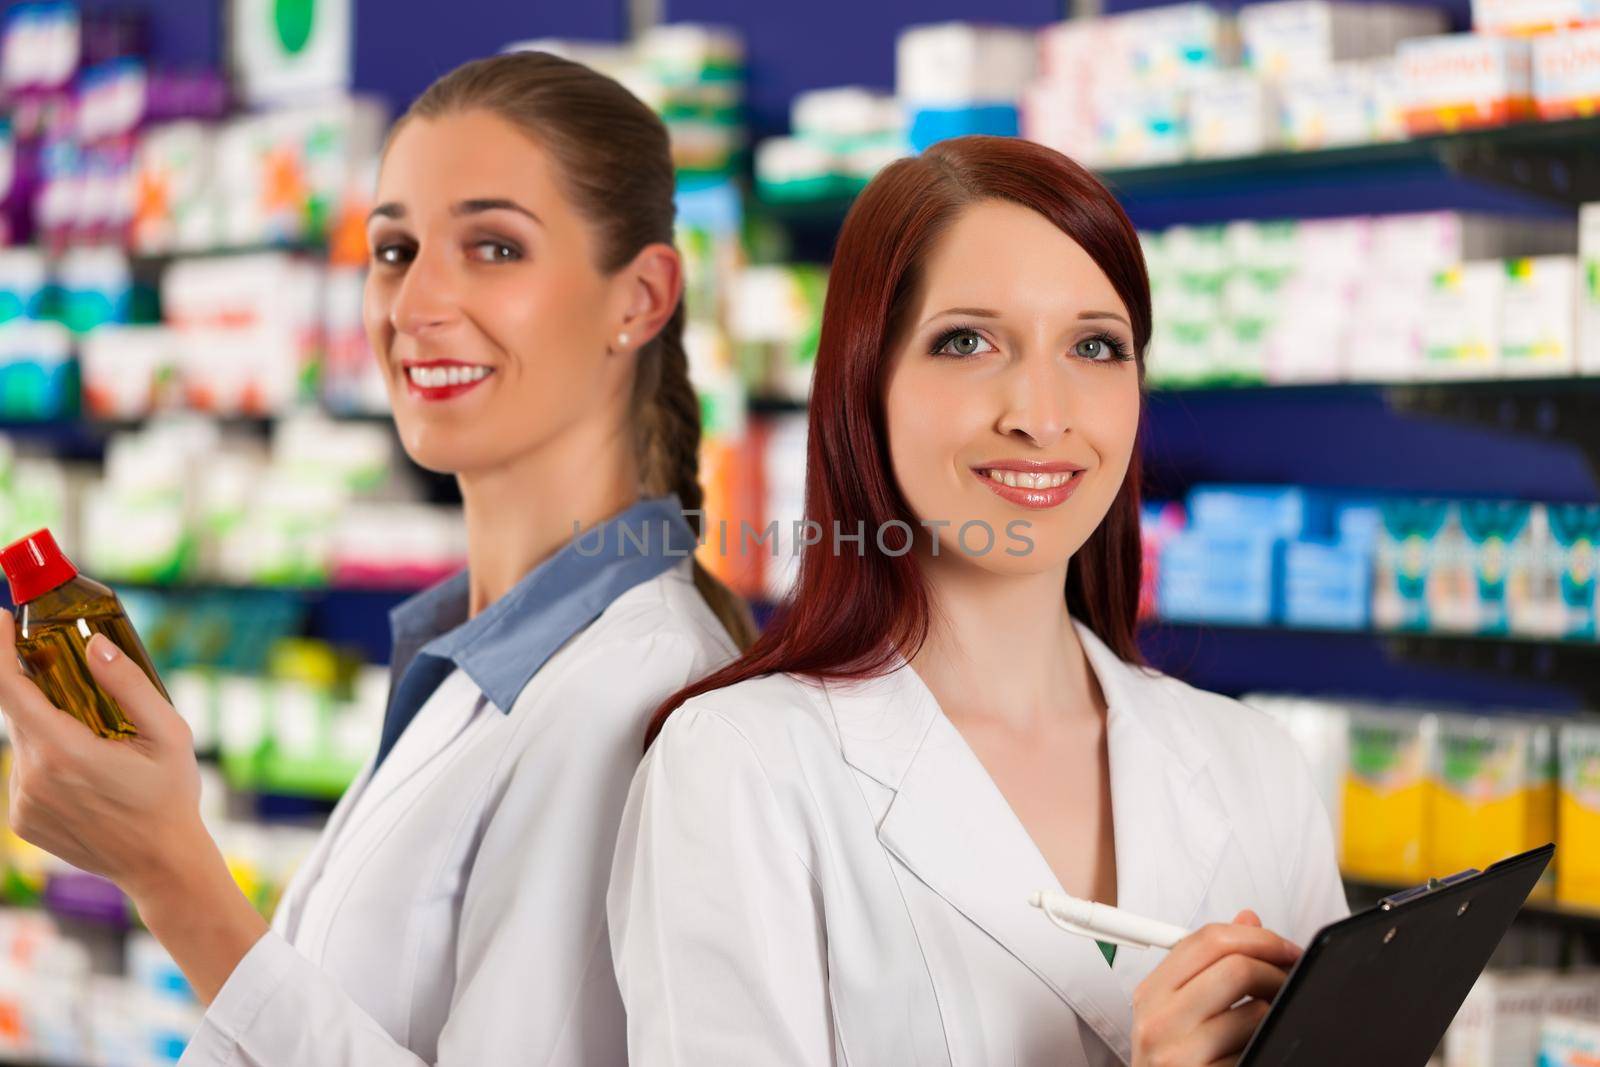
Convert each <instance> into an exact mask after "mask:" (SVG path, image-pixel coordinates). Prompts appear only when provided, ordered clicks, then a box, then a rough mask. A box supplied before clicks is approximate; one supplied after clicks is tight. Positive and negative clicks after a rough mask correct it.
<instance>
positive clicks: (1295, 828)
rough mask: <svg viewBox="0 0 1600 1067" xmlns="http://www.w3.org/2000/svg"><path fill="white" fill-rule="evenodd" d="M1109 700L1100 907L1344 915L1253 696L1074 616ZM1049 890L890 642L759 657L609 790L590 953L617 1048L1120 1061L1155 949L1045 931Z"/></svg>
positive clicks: (689, 1061) (696, 706) (691, 708)
mask: <svg viewBox="0 0 1600 1067" xmlns="http://www.w3.org/2000/svg"><path fill="white" fill-rule="evenodd" d="M1078 633H1079V635H1080V636H1081V638H1082V640H1083V643H1084V645H1085V648H1086V650H1087V653H1088V656H1089V662H1090V665H1091V666H1092V668H1093V670H1094V672H1095V674H1096V676H1097V677H1098V679H1099V681H1100V685H1101V687H1102V689H1103V690H1104V693H1105V696H1106V699H1107V702H1108V723H1107V730H1108V733H1107V744H1108V751H1109V756H1110V767H1111V794H1112V807H1113V822H1114V834H1115V842H1116V857H1117V897H1118V903H1119V904H1120V905H1121V906H1123V907H1125V908H1127V909H1128V910H1130V911H1133V912H1136V913H1139V914H1143V915H1148V916H1151V917H1154V918H1157V919H1163V920H1166V921H1167V922H1171V923H1177V924H1181V925H1183V926H1187V927H1195V926H1198V925H1201V924H1204V923H1207V922H1213V921H1224V922H1225V921H1228V920H1230V919H1232V918H1233V916H1234V915H1235V914H1236V913H1237V912H1238V911H1239V910H1240V909H1242V908H1246V907H1248V908H1253V909H1255V910H1256V911H1257V912H1258V913H1259V914H1260V916H1261V919H1262V921H1263V923H1264V924H1265V925H1266V926H1267V927H1269V928H1271V929H1274V930H1277V931H1279V932H1280V933H1282V934H1284V935H1285V936H1287V937H1289V938H1291V939H1295V940H1297V941H1298V942H1300V943H1302V944H1303V943H1304V942H1305V941H1306V939H1307V938H1309V937H1310V936H1311V935H1312V934H1313V933H1314V932H1315V931H1316V930H1317V929H1318V928H1319V927H1321V926H1322V925H1324V924H1326V923H1328V922H1329V921H1331V920H1333V919H1336V918H1339V917H1341V916H1343V915H1345V914H1347V906H1346V904H1345V900H1344V891H1343V887H1342V885H1341V883H1340V879H1339V872H1338V870H1337V868H1336V865H1335V859H1334V850H1333V845H1332V834H1331V830H1330V825H1329V820H1328V816H1327V814H1326V812H1325V809H1324V807H1323V805H1322V802H1321V800H1320V798H1319V797H1318V795H1317V793H1316V792H1315V789H1314V787H1313V785H1312V781H1311V778H1310V776H1309V773H1308V771H1307V769H1306V767H1305V765H1304V762H1303V760H1302V759H1301V757H1300V754H1299V752H1298V751H1297V750H1296V749H1295V747H1294V744H1293V742H1292V741H1291V740H1290V739H1289V737H1288V736H1287V735H1286V734H1285V733H1284V732H1283V731H1282V730H1280V729H1279V728H1278V727H1277V726H1276V725H1275V724H1274V723H1273V722H1271V721H1270V720H1269V719H1267V718H1266V717H1265V716H1264V715H1263V714H1261V713H1259V712H1257V711H1255V710H1252V709H1249V708H1246V707H1244V706H1242V705H1240V704H1238V703H1235V702H1234V701H1231V700H1228V699H1226V698H1223V697H1219V696H1216V695H1214V694H1210V693H1204V692H1200V691H1198V690H1195V689H1193V688H1190V687H1189V686H1187V685H1184V684H1183V683H1181V682H1178V681H1176V680H1174V679H1170V678H1166V677H1163V676H1160V675H1157V674H1154V673H1147V672H1144V671H1141V670H1136V669H1134V668H1132V667H1130V666H1128V665H1127V664H1125V663H1124V662H1122V661H1121V660H1120V659H1118V658H1117V657H1116V656H1115V655H1114V654H1113V653H1112V652H1111V651H1110V650H1109V649H1108V648H1107V647H1106V646H1105V645H1104V644H1103V643H1102V642H1101V641H1100V640H1099V639H1098V638H1096V637H1095V635H1094V634H1093V633H1091V632H1090V631H1089V630H1088V629H1087V628H1086V627H1083V626H1081V625H1080V626H1079V627H1078ZM1046 888H1059V887H1058V885H1057V882H1056V879H1055V877H1054V875H1053V874H1052V872H1051V869H1050V867H1049V866H1048V865H1047V864H1046V862H1045V860H1044V858H1043V857H1042V856H1041V855H1040V853H1039V851H1038V849H1037V848H1036V847H1035V846H1034V844H1033V842H1032V839H1031V838H1029V836H1028V835H1027V832H1026V831H1025V830H1024V829H1023V827H1022V824H1021V823H1020V822H1019V821H1018V820H1017V818H1016V816H1015V815H1014V814H1013V812H1012V810H1011V808H1010V807H1009V805H1008V804H1007V803H1006V800H1005V799H1004V797H1003V796H1002V794H1001V793H1000V791H999V790H998V788H997V787H996V786H995V784H994V781H993V779H991V778H990V777H989V775H988V774H987V773H986V772H985V770H984V768H983V766H982V764H981V763H980V762H979V761H978V759H977V757H976V756H975V755H974V754H973V752H972V751H971V749H970V748H968V746H967V745H966V743H965V741H964V739H963V738H962V736H961V734H960V733H959V732H958V731H957V730H956V728H955V727H954V726H953V725H952V724H951V723H950V721H949V720H948V719H946V718H945V717H944V715H943V713H942V712H941V711H940V709H939V707H938V705H937V703H936V702H935V700H934V697H933V694H932V693H931V692H930V691H929V690H928V689H927V687H926V686H925V685H924V684H923V683H922V681H921V680H920V679H919V678H918V676H917V674H916V673H915V671H913V670H912V669H911V668H910V667H909V666H904V665H902V666H901V667H900V668H899V669H897V670H895V671H894V672H893V673H891V674H889V675H886V676H883V677H879V678H874V679H871V680H868V681H865V682H860V683H849V684H840V683H829V684H818V683H815V682H811V681H806V680H800V679H797V678H795V677H792V676H787V675H769V676H767V677H764V678H759V679H755V680H752V681H749V682H745V683H741V684H739V685H736V686H733V687H731V688H728V689H723V690H719V691H716V692H713V693H709V694H706V695H704V696H701V697H697V698H695V699H694V700H692V701H690V702H688V703H687V704H685V705H684V707H683V708H681V709H680V710H679V711H678V712H676V713H675V714H674V715H673V717H672V718H671V719H670V720H669V721H668V723H667V726H666V728H665V729H664V730H663V732H662V734H661V736H660V738H659V739H658V740H657V741H656V743H655V745H654V746H653V747H652V749H651V752H650V754H649V756H647V757H646V760H645V762H644V763H643V765H641V767H640V770H639V774H638V776H637V777H636V779H635V781H634V786H633V789H632V791H631V793H630V795H629V799H628V808H627V811H626V813H625V814H624V817H623V824H622V830H621V832H620V834H619V837H618V846H617V860H616V863H615V865H614V868H613V871H612V883H611V891H610V895H609V901H608V905H609V911H610V916H611V940H612V951H613V955H614V957H615V962H616V968H617V977H618V981H619V982H620V984H621V988H622V994H623V1000H624V1002H625V1003H626V1005H627V1008H628V1046H629V1053H630V1056H631V1062H632V1063H633V1065H634V1067H656V1065H665V1064H674V1065H683V1067H719V1065H724V1064H726V1065H730V1067H731V1065H742V1064H760V1065H761V1067H790V1065H795V1067H798V1065H802V1064H803V1065H806V1067H817V1065H822V1064H853V1065H857V1067H880V1065H889V1064H893V1065H895V1067H912V1065H918V1067H921V1065H930V1067H931V1065H941V1067H947V1065H948V1067H999V1065H1001V1064H1005V1065H1007V1067H1010V1065H1020V1067H1045V1065H1049V1067H1062V1065H1081V1064H1093V1065H1097V1067H1098V1065H1103V1064H1110V1063H1115V1062H1118V1061H1123V1062H1127V1061H1128V1060H1129V1059H1130V1058H1131V1041H1130V1031H1131V1029H1132V1022H1133V1010H1132V994H1133V990H1134V987H1135V986H1136V985H1137V984H1138V983H1139V982H1140V981H1141V980H1142V979H1143V978H1144V977H1145V975H1147V974H1148V973H1149V972H1150V970H1151V969H1152V968H1153V967H1154V966H1155V964H1156V963H1157V962H1159V960H1160V959H1161V958H1162V954H1161V953H1160V952H1158V951H1156V950H1134V949H1129V948H1122V949H1119V950H1118V952H1117V956H1116V961H1115V966H1114V967H1110V966H1107V964H1106V961H1105V958H1104V957H1103V956H1102V955H1101V953H1100V950H1099V949H1098V948H1097V947H1096V946H1095V944H1094V943H1093V942H1092V941H1089V940H1087V939H1084V938H1079V937H1074V936H1072V935H1069V934H1066V933H1062V932H1060V931H1058V930H1056V929H1055V928H1054V927H1052V926H1051V925H1050V924H1049V922H1048V920H1046V919H1045V918H1044V916H1043V915H1042V914H1041V913H1039V912H1038V911H1037V910H1035V909H1034V908H1032V907H1030V906H1029V904H1028V897H1029V895H1030V894H1031V893H1033V892H1034V891H1035V890H1039V889H1046Z"/></svg>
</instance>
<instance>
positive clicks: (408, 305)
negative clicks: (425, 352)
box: [389, 247, 461, 337]
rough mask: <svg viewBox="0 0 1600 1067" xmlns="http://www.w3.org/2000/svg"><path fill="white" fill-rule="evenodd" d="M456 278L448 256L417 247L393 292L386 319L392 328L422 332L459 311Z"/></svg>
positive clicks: (446, 322) (451, 318)
mask: <svg viewBox="0 0 1600 1067" xmlns="http://www.w3.org/2000/svg"><path fill="white" fill-rule="evenodd" d="M458 285H459V279H458V276H457V272H456V271H455V270H454V269H452V266H451V264H450V262H449V258H448V257H447V256H446V255H444V254H442V253H430V252H429V251H428V249H427V248H426V247H422V248H418V249H417V252H416V254H415V256H414V257H413V258H412V260H411V262H410V263H408V264H407V265H406V270H405V273H404V274H403V275H402V276H401V278H400V284H399V286H398V288H396V290H395V292H394V298H393V300H392V301H391V303H390V305H389V323H390V325H392V326H393V327H394V329H395V331H396V332H398V333H403V334H410V335H412V336H414V337H421V336H425V335H427V334H429V333H433V332H437V331H438V330H439V329H440V328H442V327H445V326H449V325H450V324H451V323H453V322H454V321H455V320H456V318H457V317H458V316H459V315H460V310H461V309H460V301H459V288H458Z"/></svg>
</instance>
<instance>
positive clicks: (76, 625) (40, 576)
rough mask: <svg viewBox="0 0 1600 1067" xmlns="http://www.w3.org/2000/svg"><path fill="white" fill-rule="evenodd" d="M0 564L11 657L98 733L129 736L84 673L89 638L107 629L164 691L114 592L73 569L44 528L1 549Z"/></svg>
mask: <svg viewBox="0 0 1600 1067" xmlns="http://www.w3.org/2000/svg"><path fill="white" fill-rule="evenodd" d="M0 569H3V570H4V571H5V575H6V580H7V581H8V582H10V583H11V601H12V603H14V604H15V605H16V620H17V656H18V658H20V659H21V660H22V665H23V667H24V668H25V669H26V670H27V672H28V676H29V677H31V678H32V679H33V681H34V684H35V685H37V686H38V687H39V688H40V689H41V690H43V692H44V695H45V696H46V697H48V698H49V699H50V702H51V703H52V704H54V705H55V706H56V707H58V708H61V709H62V710H63V711H66V712H68V713H69V714H71V715H73V716H75V717H76V718H78V719H81V720H82V721H83V723H84V724H85V725H87V726H88V727H89V728H90V729H91V730H93V731H94V732H95V733H97V734H99V735H100V736H101V737H112V738H119V737H132V736H134V735H135V734H136V733H137V731H136V730H134V728H133V723H131V722H130V721H129V720H128V717H127V716H126V715H125V714H123V711H122V708H121V706H120V705H119V704H118V703H117V702H116V701H115V700H113V699H112V698H111V696H110V695H109V694H107V693H106V692H105V691H104V690H102V689H101V688H100V687H99V686H98V685H97V684H95V680H94V676H93V675H92V674H90V673H89V661H88V658H87V651H86V646H87V645H88V643H89V638H91V637H93V636H94V635H95V634H97V633H100V634H105V635H106V637H108V638H110V639H111V641H112V642H113V643H115V644H116V646H117V647H118V648H120V649H122V651H123V652H124V653H126V654H127V656H128V657H129V658H130V659H132V660H133V661H134V662H135V663H137V664H138V665H139V666H140V667H141V668H143V669H144V673H145V674H147V675H149V676H150V680H151V681H152V682H154V683H155V685H156V688H157V689H158V690H160V691H161V695H162V696H163V697H165V696H166V695H167V690H166V687H165V686H163V685H162V684H161V679H160V678H159V677H157V675H156V669H155V667H153V666H151V664H150V656H149V655H148V654H147V653H146V652H145V650H144V645H143V644H142V643H141V642H140V641H139V635H138V634H137V633H135V632H134V629H133V624H132V623H130V622H129V621H128V616H127V614H126V613H125V612H123V610H122V604H121V602H120V601H118V600H117V594H115V593H113V592H112V591H111V590H110V589H108V588H106V587H105V586H103V585H101V584H100V583H99V582H97V581H95V580H93V579H92V578H88V577H85V576H84V575H82V574H79V573H78V569H77V568H76V567H74V566H73V565H72V562H71V561H70V560H69V559H67V557H66V555H65V554H64V553H63V552H62V551H61V549H60V548H58V547H57V546H56V541H55V538H54V537H51V536H50V531H49V530H39V531H38V532H36V533H33V534H29V535H28V536H27V537H24V538H23V539H22V540H20V541H17V542H16V543H14V544H11V545H8V546H6V547H5V548H4V549H0Z"/></svg>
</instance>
